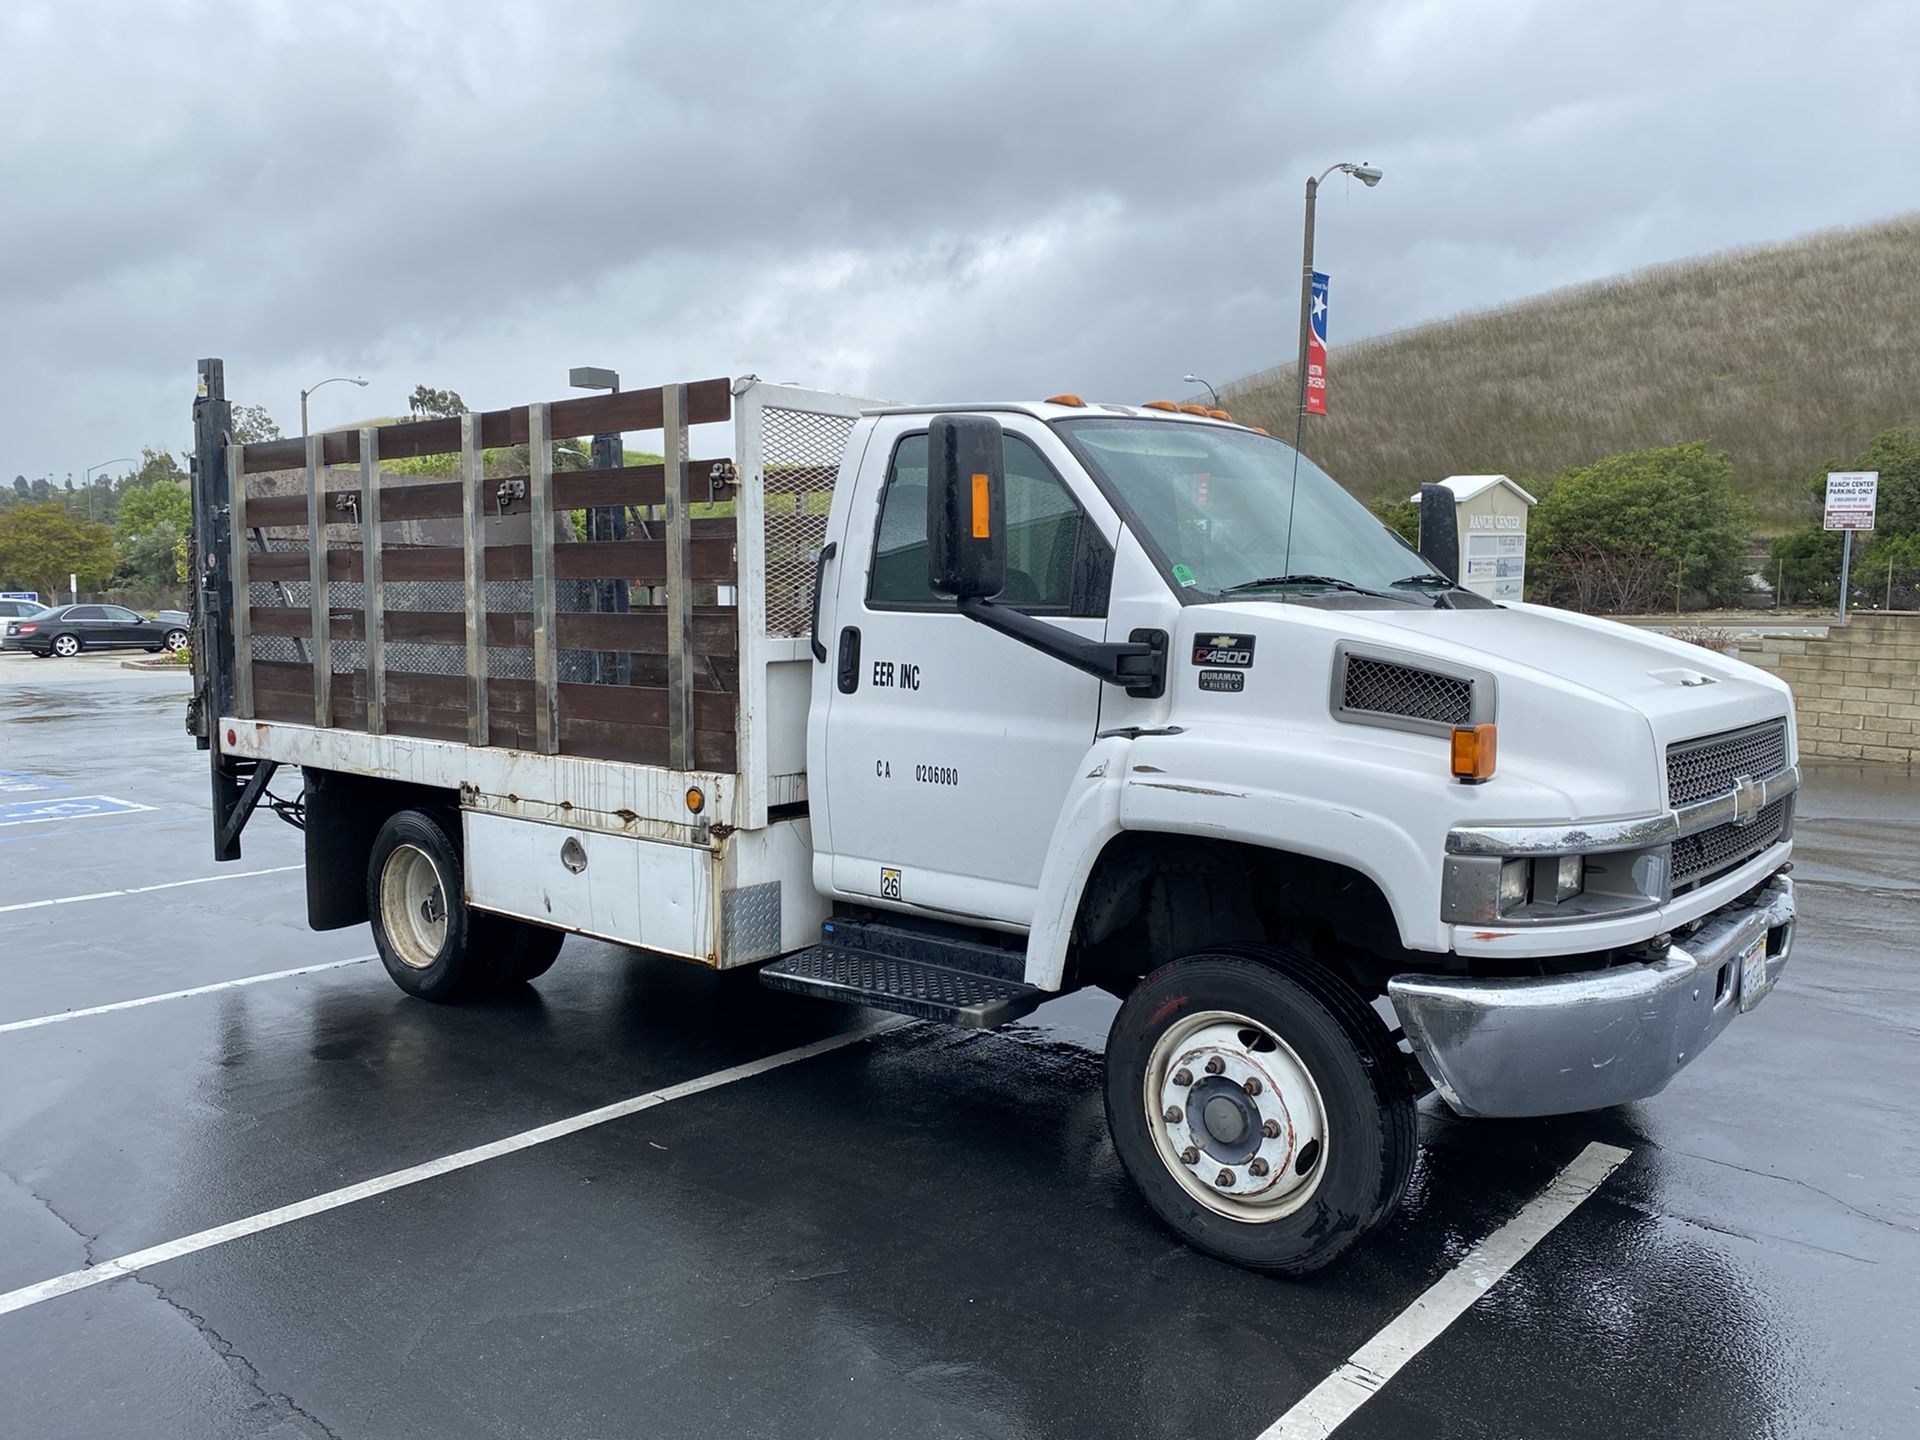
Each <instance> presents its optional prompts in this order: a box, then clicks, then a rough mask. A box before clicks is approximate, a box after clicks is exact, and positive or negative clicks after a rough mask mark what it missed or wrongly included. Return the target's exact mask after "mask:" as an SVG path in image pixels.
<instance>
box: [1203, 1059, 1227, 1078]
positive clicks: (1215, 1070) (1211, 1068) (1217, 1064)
mask: <svg viewBox="0 0 1920 1440" xmlns="http://www.w3.org/2000/svg"><path fill="white" fill-rule="evenodd" d="M1226 1068H1227V1062H1226V1061H1224V1060H1222V1059H1221V1058H1220V1057H1219V1056H1218V1055H1215V1056H1214V1057H1213V1058H1212V1059H1211V1060H1209V1061H1207V1074H1209V1075H1218V1074H1219V1073H1220V1072H1221V1071H1222V1070H1224V1069H1226Z"/></svg>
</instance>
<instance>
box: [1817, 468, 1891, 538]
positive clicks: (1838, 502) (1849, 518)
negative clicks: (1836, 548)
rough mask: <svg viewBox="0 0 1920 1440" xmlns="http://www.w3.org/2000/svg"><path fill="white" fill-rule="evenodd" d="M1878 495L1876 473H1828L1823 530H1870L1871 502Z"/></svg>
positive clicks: (1877, 477) (1831, 471) (1844, 471)
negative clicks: (1824, 525)
mask: <svg viewBox="0 0 1920 1440" xmlns="http://www.w3.org/2000/svg"><path fill="white" fill-rule="evenodd" d="M1879 493H1880V472H1879V471H1878V470H1830V471H1828V472H1827V514H1826V528H1827V529H1829V530H1871V529H1873V509H1874V502H1875V500H1876V499H1877V498H1878V496H1879Z"/></svg>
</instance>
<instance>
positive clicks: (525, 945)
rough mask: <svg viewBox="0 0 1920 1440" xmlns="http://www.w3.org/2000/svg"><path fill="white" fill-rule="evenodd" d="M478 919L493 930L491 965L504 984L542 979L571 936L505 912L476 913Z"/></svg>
mask: <svg viewBox="0 0 1920 1440" xmlns="http://www.w3.org/2000/svg"><path fill="white" fill-rule="evenodd" d="M474 920H475V922H476V923H479V922H484V923H485V927H486V929H487V930H488V931H490V932H491V942H490V944H489V946H488V949H489V966H490V969H491V970H492V972H493V978H494V980H495V982H496V983H498V984H500V985H502V986H508V985H524V984H526V983H527V981H529V980H538V979H539V978H540V977H541V976H542V975H544V974H546V973H547V971H549V970H551V969H552V968H553V962H554V961H555V960H557V959H559V958H560V947H561V946H562V945H564V944H565V943H566V939H567V932H566V931H564V930H554V929H551V928H549V927H548V926H545V925H534V924H531V923H529V922H528V921H525V920H513V919H509V918H508V917H507V916H505V915H476V916H474Z"/></svg>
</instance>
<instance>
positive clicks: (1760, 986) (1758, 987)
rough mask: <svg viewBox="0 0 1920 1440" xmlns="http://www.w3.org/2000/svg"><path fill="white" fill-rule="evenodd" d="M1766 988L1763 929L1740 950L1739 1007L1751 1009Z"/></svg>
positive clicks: (1765, 939)
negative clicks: (1750, 942) (1752, 940)
mask: <svg viewBox="0 0 1920 1440" xmlns="http://www.w3.org/2000/svg"><path fill="white" fill-rule="evenodd" d="M1766 989H1767V934H1766V932H1765V931H1764V930H1763V931H1761V932H1760V936H1759V938H1758V939H1756V940H1755V941H1754V942H1753V943H1752V944H1751V945H1749V946H1747V948H1746V949H1745V950H1743V951H1741V952H1740V1008H1741V1009H1742V1010H1751V1009H1752V1008H1753V1007H1754V1006H1756V1005H1758V1004H1759V1003H1760V1000H1761V997H1762V996H1763V995H1765V994H1766Z"/></svg>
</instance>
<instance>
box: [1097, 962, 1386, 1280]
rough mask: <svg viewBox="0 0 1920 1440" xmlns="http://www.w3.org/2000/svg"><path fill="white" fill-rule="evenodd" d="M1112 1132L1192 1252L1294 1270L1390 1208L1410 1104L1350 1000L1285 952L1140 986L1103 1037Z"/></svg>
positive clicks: (1376, 1033) (1361, 1011)
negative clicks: (1109, 1030)
mask: <svg viewBox="0 0 1920 1440" xmlns="http://www.w3.org/2000/svg"><path fill="white" fill-rule="evenodd" d="M1106 1105H1107V1125H1108V1128H1109V1129H1110V1130H1111V1132H1112V1134H1113V1140H1114V1147H1115V1149H1116V1150H1117V1151H1118V1152H1119V1155H1120V1160H1121V1163H1122V1164H1123V1165H1124V1166H1125V1167H1126V1170H1127V1173H1128V1174H1129V1175H1131V1176H1132V1177H1133V1181H1134V1183H1135V1184H1136V1185H1138V1186H1139V1187H1140V1191H1141V1194H1142V1195H1143V1196H1144V1197H1145V1198H1146V1201H1147V1203H1148V1205H1149V1206H1150V1207H1151V1208H1152V1209H1153V1211H1154V1213H1155V1214H1156V1215H1158V1216H1159V1217H1160V1219H1161V1220H1162V1221H1163V1222H1165V1223H1166V1224H1167V1225H1168V1226H1169V1227H1170V1228H1171V1229H1172V1230H1173V1231H1174V1232H1175V1233H1176V1234H1178V1235H1179V1236H1180V1237H1181V1238H1182V1239H1184V1240H1185V1241H1186V1242H1187V1243H1188V1244H1190V1245H1192V1246H1194V1247H1195V1248H1196V1249H1199V1250H1203V1251H1205V1252H1206V1253H1207V1254H1209V1255H1213V1256H1215V1257H1217V1258H1219V1259H1221V1260H1226V1261H1229V1262H1231V1263H1233V1264H1236V1265H1243V1266H1246V1267H1247V1268H1249V1269H1252V1270H1262V1271H1267V1272H1270V1273H1274V1274H1283V1275H1304V1274H1307V1273H1309V1272H1311V1271H1314V1270H1318V1269H1320V1268H1321V1267H1322V1266H1324V1265H1326V1264H1327V1263H1329V1262H1330V1261H1332V1260H1333V1259H1334V1258H1335V1257H1336V1256H1338V1255H1339V1254H1340V1253H1341V1252H1342V1251H1343V1250H1345V1249H1346V1248H1347V1247H1348V1246H1349V1245H1351V1244H1352V1243H1353V1242H1354V1241H1355V1240H1357V1239H1359V1238H1360V1236H1361V1235H1363V1234H1365V1233H1366V1231H1368V1230H1369V1229H1371V1228H1372V1227H1373V1226H1374V1225H1377V1224H1378V1223H1379V1222H1380V1221H1382V1220H1383V1219H1385V1218H1386V1217H1387V1216H1388V1215H1389V1214H1391V1213H1392V1211H1393V1209H1394V1208H1395V1206H1397V1205H1398V1204H1399V1200H1400V1196H1401V1194H1402V1193H1403V1192H1404V1190H1405V1189H1406V1184H1407V1180H1408V1177H1409V1176H1410V1175H1411V1174H1412V1172H1413V1162H1414V1155H1415V1152H1416V1149H1417V1143H1416V1130H1415V1115H1414V1105H1413V1094H1412V1091H1411V1090H1410V1088H1409V1087H1408V1085H1407V1083H1406V1079H1405V1075H1404V1069H1403V1067H1402V1065H1401V1064H1400V1060H1399V1056H1398V1054H1397V1052H1396V1051H1395V1048H1394V1045H1393V1042H1392V1040H1391V1039H1390V1038H1389V1036H1388V1033H1387V1030H1386V1027H1385V1026H1384V1025H1382V1024H1381V1023H1380V1020H1379V1018H1378V1017H1377V1016H1375V1015H1374V1013H1373V1012H1372V1011H1371V1010H1370V1009H1369V1008H1368V1007H1367V1005H1366V1004H1365V1002H1364V1001H1362V1000H1361V998H1360V997H1359V995H1357V994H1356V993H1355V992H1354V991H1352V990H1351V989H1349V988H1348V987H1347V986H1346V985H1344V984H1343V983H1342V982H1341V981H1339V980H1338V979H1337V978H1335V977H1334V976H1332V975H1330V974H1328V973H1327V972H1326V971H1324V970H1322V969H1320V968H1319V967H1317V966H1315V965H1313V964H1312V963H1311V962H1309V961H1307V960H1304V959H1302V958H1300V957H1298V956H1295V955H1292V954H1289V953H1287V952H1285V951H1278V950H1273V951H1261V952H1258V953H1257V954H1254V953H1247V954H1229V953H1222V954H1203V955H1195V956H1191V957H1188V958H1187V959H1184V960H1178V961H1175V962H1174V963H1173V964H1171V965H1166V966H1163V967H1161V968H1160V969H1159V970H1156V971H1155V972H1154V973H1153V974H1151V975H1149V976H1147V978H1146V979H1145V980H1143V981H1141V982H1140V984H1139V985H1138V986H1136V987H1135V988H1134V990H1133V993H1132V994H1131V995H1129V996H1128V997H1127V1000H1126V1003H1125V1004H1123V1005H1122V1006H1121V1007H1120V1013H1119V1014H1118V1016H1116V1017H1115V1019H1114V1023H1113V1028H1112V1030H1111V1032H1110V1033H1109V1035H1108V1038H1107V1062H1106Z"/></svg>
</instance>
